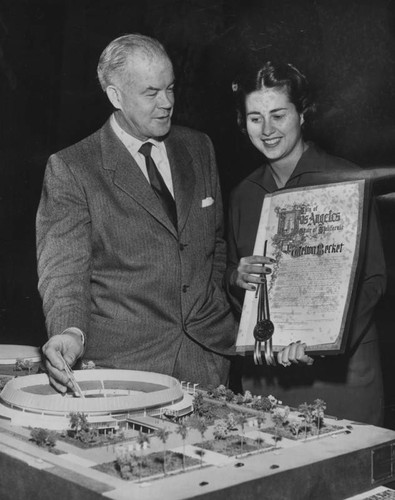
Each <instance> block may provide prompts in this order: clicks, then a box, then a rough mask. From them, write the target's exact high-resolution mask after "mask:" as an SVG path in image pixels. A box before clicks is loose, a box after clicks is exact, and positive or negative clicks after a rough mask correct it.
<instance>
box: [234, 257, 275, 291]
mask: <svg viewBox="0 0 395 500" xmlns="http://www.w3.org/2000/svg"><path fill="white" fill-rule="evenodd" d="M274 262H275V260H274V259H271V258H270V257H263V256H262V255H250V256H249V257H242V258H241V259H240V262H239V265H238V266H237V269H236V270H235V271H234V274H233V281H234V284H235V285H237V286H239V287H240V288H244V289H245V290H255V289H256V286H255V284H254V283H256V284H259V283H262V282H263V281H264V279H263V275H266V274H270V273H271V272H272V270H271V269H270V268H269V267H267V266H268V265H270V264H274Z"/></svg>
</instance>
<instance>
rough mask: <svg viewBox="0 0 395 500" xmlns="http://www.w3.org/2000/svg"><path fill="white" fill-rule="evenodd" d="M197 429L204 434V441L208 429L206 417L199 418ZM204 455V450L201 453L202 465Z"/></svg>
mask: <svg viewBox="0 0 395 500" xmlns="http://www.w3.org/2000/svg"><path fill="white" fill-rule="evenodd" d="M197 429H198V431H199V432H200V435H201V436H202V441H203V440H204V435H205V433H206V431H207V429H208V425H207V421H206V419H205V418H204V417H203V418H199V420H198V421H197ZM202 451H203V450H202ZM196 453H197V452H196ZM203 455H204V452H203V453H201V454H200V466H202V464H203Z"/></svg>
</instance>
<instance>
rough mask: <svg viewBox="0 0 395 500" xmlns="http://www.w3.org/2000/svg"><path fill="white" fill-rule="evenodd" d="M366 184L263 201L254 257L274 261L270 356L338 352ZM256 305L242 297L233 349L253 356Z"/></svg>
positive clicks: (353, 275)
mask: <svg viewBox="0 0 395 500" xmlns="http://www.w3.org/2000/svg"><path fill="white" fill-rule="evenodd" d="M364 190H365V181H364V180H357V181H348V182H341V183H336V184H326V185H322V186H310V187H303V188H298V189H290V190H284V191H279V192H276V193H273V194H270V195H267V196H266V197H265V199H264V202H263V206H262V212H261V217H260V222H259V227H258V231H257V235H256V241H255V247H254V255H263V250H264V246H265V242H266V241H267V251H266V255H267V256H269V257H272V258H274V259H275V261H276V262H275V264H274V265H273V266H272V273H271V274H269V275H268V278H267V279H268V282H267V284H268V297H269V305H270V319H271V321H272V322H273V324H274V334H273V337H272V342H273V350H275V351H278V350H280V349H282V348H283V347H285V346H287V345H289V344H290V343H291V342H297V341H301V342H302V343H306V344H307V349H306V350H307V351H308V352H311V353H320V352H322V353H327V354H329V353H331V354H336V353H339V352H342V351H343V350H344V343H345V337H346V334H347V332H346V327H347V325H348V323H349V321H348V319H349V314H350V313H351V306H352V300H351V299H352V297H353V287H354V284H355V282H356V274H357V265H358V259H359V253H360V244H361V231H362V220H363V209H364V192H365V191H364ZM257 306H258V298H257V297H256V293H255V292H253V291H247V292H246V295H245V299H244V304H243V310H242V316H241V322H240V328H239V333H238V337H237V342H236V349H237V351H238V352H239V353H241V354H244V353H247V352H250V351H251V352H252V351H253V350H254V344H255V339H254V335H253V331H254V326H255V324H256V321H257Z"/></svg>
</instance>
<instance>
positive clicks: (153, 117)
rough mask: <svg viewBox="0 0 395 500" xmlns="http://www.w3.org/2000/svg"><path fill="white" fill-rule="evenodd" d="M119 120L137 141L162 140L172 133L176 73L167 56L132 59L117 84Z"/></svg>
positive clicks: (145, 56) (139, 56) (143, 56)
mask: <svg viewBox="0 0 395 500" xmlns="http://www.w3.org/2000/svg"><path fill="white" fill-rule="evenodd" d="M113 87H115V88H116V89H117V103H116V104H114V101H113V100H112V99H110V100H111V102H112V103H113V104H114V105H115V107H116V108H118V109H119V112H118V113H117V119H118V122H119V124H120V126H121V127H122V128H123V129H124V130H125V131H126V132H127V133H129V134H131V135H133V136H134V137H136V138H137V139H140V140H142V141H145V140H147V139H150V138H159V137H162V136H164V135H166V134H167V133H168V132H169V130H170V125H171V116H172V114H173V106H174V73H173V66H172V64H171V62H170V60H169V59H168V58H167V57H165V56H162V57H161V56H153V57H152V56H147V55H145V54H137V55H133V56H130V57H129V59H128V62H127V65H126V67H125V71H124V74H123V75H122V76H121V77H119V79H118V81H117V84H116V85H114V86H113Z"/></svg>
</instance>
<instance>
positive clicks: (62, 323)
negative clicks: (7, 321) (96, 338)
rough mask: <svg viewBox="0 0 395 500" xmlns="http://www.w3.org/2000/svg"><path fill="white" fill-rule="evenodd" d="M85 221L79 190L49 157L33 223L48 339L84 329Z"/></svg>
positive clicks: (87, 303) (87, 241) (57, 159)
mask: <svg viewBox="0 0 395 500" xmlns="http://www.w3.org/2000/svg"><path fill="white" fill-rule="evenodd" d="M90 222H91V220H90V214H89V210H88V205H87V200H86V197H85V193H84V190H83V187H82V186H81V184H80V183H79V182H78V180H77V179H76V178H75V176H74V175H73V173H72V171H71V169H70V168H69V166H68V165H66V164H65V163H64V162H63V160H62V159H61V158H60V157H59V156H57V155H53V156H51V158H50V159H49V161H48V164H47V167H46V171H45V176H44V182H43V189H42V195H41V200H40V204H39V208H38V212H37V218H36V234H37V261H38V277H39V284H38V288H39V292H40V295H41V298H42V301H43V309H44V314H45V318H46V326H47V332H48V335H49V336H52V335H56V334H59V333H61V332H62V331H63V330H65V329H66V328H68V327H77V328H79V329H80V330H82V331H83V332H85V333H86V332H88V330H89V317H90V314H89V311H90V291H89V290H90V261H91V223H90Z"/></svg>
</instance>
